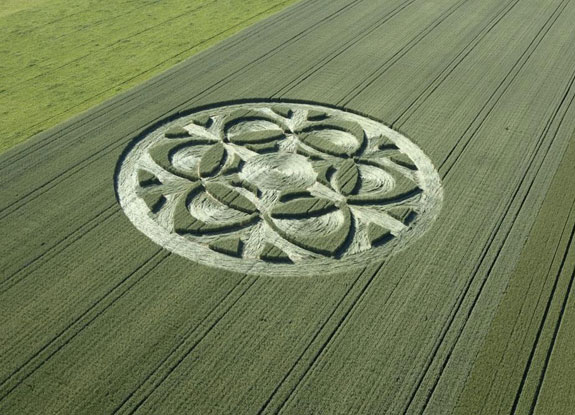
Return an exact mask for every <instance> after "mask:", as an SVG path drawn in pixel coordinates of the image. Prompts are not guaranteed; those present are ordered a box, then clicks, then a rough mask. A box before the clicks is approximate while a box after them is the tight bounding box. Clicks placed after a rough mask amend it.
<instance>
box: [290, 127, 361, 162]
mask: <svg viewBox="0 0 575 415" xmlns="http://www.w3.org/2000/svg"><path fill="white" fill-rule="evenodd" d="M298 137H299V139H300V140H301V141H302V142H304V143H305V144H307V145H308V146H310V147H311V148H313V149H314V150H317V151H321V152H322V153H325V154H331V155H332V156H338V157H343V156H350V155H352V154H354V153H355V152H356V151H357V150H358V149H359V148H360V145H361V144H360V142H359V141H358V139H357V138H356V137H355V136H354V135H352V134H351V133H349V132H347V131H344V130H340V129H335V128H330V127H318V128H313V129H307V130H305V131H303V132H301V133H300V134H299V135H298Z"/></svg>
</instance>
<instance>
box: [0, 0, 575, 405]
mask: <svg viewBox="0 0 575 415" xmlns="http://www.w3.org/2000/svg"><path fill="white" fill-rule="evenodd" d="M424 3H425V2H423V0H403V1H391V2H386V4H384V5H380V4H376V2H369V1H368V0H354V1H347V0H338V1H319V2H316V1H304V2H302V3H299V4H298V5H297V6H295V7H293V8H290V9H288V10H286V11H285V12H283V13H280V14H278V15H277V16H274V17H272V18H271V19H269V20H267V21H263V22H262V23H260V24H258V25H255V26H253V27H251V28H250V29H248V30H246V31H245V32H243V33H241V34H240V35H238V36H236V37H233V38H231V39H229V40H227V41H225V42H222V43H221V44H219V45H217V46H216V47H214V48H212V49H210V50H208V51H207V52H206V53H204V54H202V55H199V56H197V57H196V58H193V59H191V60H189V61H187V62H185V63H184V64H182V65H180V66H179V67H177V68H175V69H173V70H171V71H168V72H167V73H165V74H162V75H161V76H159V77H157V78H155V79H153V80H151V81H150V82H148V83H145V84H143V85H142V86H141V87H138V88H136V89H134V90H132V91H130V92H128V93H127V94H124V95H122V96H120V97H117V98H114V99H113V100H111V101H109V102H106V103H105V104H103V105H101V106H99V107H96V108H94V109H93V110H92V111H90V112H88V113H86V114H85V115H84V116H82V117H79V118H77V119H74V120H71V121H69V122H68V123H66V124H64V125H62V126H61V127H59V128H58V129H54V130H52V131H50V132H46V133H44V134H43V135H42V136H41V137H38V138H36V139H34V140H32V141H31V142H30V143H29V144H27V145H25V146H22V147H20V148H19V149H17V150H13V151H10V152H8V153H6V154H5V155H3V156H1V157H0V169H1V170H2V172H3V174H2V178H1V179H0V182H1V183H2V184H1V186H2V197H1V198H0V199H1V200H2V207H1V208H0V209H1V210H0V221H1V222H2V227H3V229H4V230H5V232H6V234H9V235H11V236H12V237H13V238H12V239H11V240H10V241H7V240H3V241H2V242H0V254H1V255H2V256H4V257H5V258H6V259H5V260H4V263H3V270H4V269H5V270H6V272H5V274H4V273H3V274H2V280H1V281H0V284H2V285H1V286H0V287H1V290H0V291H1V293H0V297H1V298H0V304H1V305H0V314H2V315H3V321H2V323H1V324H2V331H3V333H5V335H3V337H2V339H1V342H0V347H1V350H2V351H3V353H2V357H1V358H0V382H1V383H0V412H2V413H25V412H32V413H34V412H40V411H42V412H43V413H126V414H127V413H184V412H194V413H278V412H281V413H297V414H301V413H393V414H395V413H442V414H443V413H445V414H449V413H461V414H467V413H482V412H481V411H483V413H486V414H487V413H497V412H498V411H500V412H501V413H526V414H527V413H536V414H537V413H541V414H545V413H566V412H565V411H567V410H568V408H570V407H572V405H573V403H572V401H571V399H572V398H570V397H571V396H573V394H572V393H571V392H572V389H573V388H572V385H573V383H572V382H569V381H568V379H569V378H570V377H572V375H573V373H574V370H573V367H572V365H570V364H569V362H571V361H572V352H571V349H572V347H570V346H571V343H572V339H571V337H572V336H571V334H570V333H571V332H572V330H570V327H571V326H572V324H573V323H572V321H573V319H572V317H573V312H572V310H573V303H572V302H573V299H572V297H571V296H570V295H569V293H570V292H571V291H572V283H573V275H574V274H573V269H574V267H575V264H574V259H575V256H574V252H575V251H573V229H575V228H574V224H573V221H574V220H575V219H574V218H575V213H574V211H573V203H574V199H573V195H574V191H575V189H574V188H573V185H572V183H571V182H572V181H570V180H569V177H571V176H572V175H573V167H572V166H573V165H574V163H573V157H574V155H575V150H574V148H575V147H574V146H573V144H572V141H573V138H574V135H573V131H574V130H575V121H573V120H575V117H573V114H574V111H575V107H574V106H573V105H572V103H573V100H574V99H575V88H574V82H575V81H574V80H575V73H574V71H573V68H574V67H575V65H574V64H575V50H573V47H572V40H573V38H574V37H575V29H574V28H573V26H572V24H571V22H572V20H573V18H575V4H572V3H571V2H569V1H567V0H554V1H549V2H538V1H535V0H508V1H505V2H500V1H495V0H488V1H484V2H473V1H468V0H440V1H436V2H432V3H427V4H426V5H425V7H423V6H424ZM342 27H345V28H347V29H346V30H341V28H342ZM253 98H263V99H264V100H265V99H275V100H286V101H297V100H303V101H313V102H318V103H325V104H330V105H338V106H346V107H348V108H349V109H352V110H354V111H356V112H359V113H363V114H368V115H370V116H372V117H374V118H377V119H381V120H383V121H384V122H389V123H391V122H393V125H394V127H395V128H400V129H401V131H402V132H404V133H405V134H406V135H407V136H409V137H410V138H411V139H412V140H413V141H414V142H416V143H417V145H418V146H419V147H420V148H422V149H423V151H424V152H425V153H426V154H427V155H428V156H429V157H430V158H431V159H432V160H433V162H434V164H435V166H436V167H437V168H438V170H439V173H440V175H441V179H442V182H443V187H444V193H445V200H444V206H443V208H442V212H441V214H440V216H439V217H438V219H437V221H436V223H435V224H434V226H433V227H432V228H431V229H430V230H429V231H428V232H427V233H426V234H425V235H424V236H423V237H422V239H421V240H419V241H418V242H415V243H414V244H412V245H410V246H409V247H408V248H407V249H406V250H404V251H402V252H401V253H398V254H397V255H395V256H393V257H391V258H388V259H386V260H385V261H380V262H376V263H370V264H365V266H364V267H363V268H362V269H361V270H359V271H354V272H347V273H339V274H336V275H329V274H328V273H325V274H321V275H312V276H308V277H290V278H279V279H278V278H269V277H268V276H265V275H262V276H257V277H255V276H247V275H245V274H240V273H233V272H226V271H218V270H217V269H212V268H208V267H204V266H201V265H197V264H194V263H193V262H190V261H188V260H186V259H184V258H181V257H179V256H177V255H171V254H168V252H167V251H164V250H161V249H160V248H158V247H157V246H156V245H155V244H154V243H152V242H151V241H149V240H148V239H147V238H146V237H145V236H144V235H142V234H141V233H140V232H138V231H137V230H136V229H135V228H134V227H133V226H132V224H131V223H130V222H129V221H128V219H127V218H125V217H124V215H123V214H122V212H121V210H120V208H119V207H114V206H116V205H114V203H115V200H116V194H115V192H114V172H115V169H116V163H117V162H118V160H119V159H120V158H121V157H122V152H123V151H124V148H125V147H126V146H127V145H128V143H129V141H130V139H131V138H132V137H133V136H135V135H136V134H137V133H138V132H140V131H142V130H144V129H145V128H148V127H150V126H153V125H154V123H155V122H157V121H158V120H160V119H162V118H165V117H166V116H169V115H172V116H174V119H175V115H176V114H177V112H178V111H180V110H183V109H186V108H190V107H200V106H203V105H211V104H213V103H215V102H222V101H229V102H233V103H242V102H244V100H245V102H247V101H249V99H253ZM317 116H318V117H320V115H317ZM346 131H347V130H346ZM171 134H172V135H173V137H172V138H173V139H174V140H176V141H177V140H180V139H181V138H182V137H181V134H182V132H181V131H180V132H179V133H178V131H173V132H172V133H171ZM252 138H253V137H252ZM267 138H269V137H264V141H266V143H267ZM271 138H274V139H275V137H271ZM271 138H270V140H271ZM253 139H254V140H256V139H257V140H260V139H262V137H259V136H258V137H256V138H253ZM245 140H247V141H245V142H242V145H245V144H246V143H248V141H250V140H251V138H250V139H249V140H248V138H245ZM304 140H305V139H304ZM271 141H273V140H271ZM248 144H251V143H248ZM212 149H213V150H212ZM212 149H210V150H209V151H211V152H210V153H209V154H206V155H205V156H204V157H202V161H201V164H200V165H199V167H198V171H197V174H196V176H199V177H208V176H211V175H213V174H215V172H216V170H217V169H220V168H222V167H223V166H227V165H228V163H232V160H231V159H230V160H228V159H227V158H226V157H227V156H226V155H225V153H224V148H223V147H222V146H219V147H218V146H217V145H214V146H213V147H212ZM332 151H335V150H332ZM168 154H169V151H167V150H166V149H161V151H160V154H159V156H160V157H164V156H166V157H168V159H169V157H170V156H169V155H168ZM226 160H228V161H226ZM164 161H165V160H164ZM168 161H170V160H168ZM396 161H397V162H398V163H404V166H407V167H409V162H410V161H409V160H401V159H397V160H396ZM159 163H161V161H160V162H159ZM232 164H233V163H232ZM348 164H349V163H348ZM166 168H169V165H166ZM4 172H6V174H4ZM331 174H332V175H334V174H337V176H332V179H334V180H338V182H337V186H338V187H340V188H341V189H346V190H345V191H346V192H348V193H353V191H354V189H356V187H357V186H358V185H357V183H356V182H357V180H359V179H358V177H356V176H358V175H357V174H356V172H354V170H353V168H352V167H351V164H349V165H343V166H340V168H339V173H334V172H331ZM329 177H330V176H329V174H328V173H327V172H326V176H325V179H324V180H329ZM140 179H141V183H144V184H148V185H150V184H153V181H154V177H152V176H145V175H142V176H141V178H140ZM406 186H407V185H406ZM406 188H407V187H406ZM207 191H208V193H210V194H213V196H214V197H215V198H217V199H221V200H225V201H226V203H234V200H236V199H234V200H232V201H230V200H228V198H229V194H228V193H225V192H223V193H222V189H219V188H217V189H216V188H212V189H207ZM302 196H304V199H303V200H304V201H305V195H304V194H302V193H301V189H291V190H290V191H288V192H285V194H284V195H283V197H284V198H285V199H284V201H285V203H286V204H291V203H294V201H296V202H297V203H296V204H294V206H291V205H290V206H288V208H286V209H287V211H286V212H284V211H281V210H277V211H274V213H273V214H274V215H276V217H281V216H282V215H286V214H292V213H293V212H294V211H298V212H299V211H305V212H306V213H309V211H310V210H313V209H315V210H317V211H318V212H320V211H321V212H323V211H324V210H329V209H330V206H327V205H326V206H323V205H322V206H318V205H317V204H315V203H314V204H309V203H308V204H305V203H307V202H301V200H302V199H301V197H302ZM348 196H349V195H348ZM298 201H299V202H298ZM155 202H157V201H152V202H151V205H150V206H151V210H154V209H155V208H154V206H155ZM184 202H185V201H184ZM238 203H239V202H238ZM302 203H303V204H302ZM296 205H297V206H296ZM239 207H241V208H243V209H244V210H246V209H248V208H250V206H249V205H247V204H245V205H241V206H239ZM184 208H186V206H184ZM296 208H297V209H296ZM158 209H161V207H159V208H158ZM184 213H185V212H184ZM184 216H185V215H184ZM181 229H187V230H189V229H190V224H189V223H187V224H185V225H184V226H182V228H181ZM373 232H374V233H373V236H374V238H376V237H377V238H385V233H381V234H377V232H376V231H373ZM232 242H233V241H232ZM234 247H235V245H233V244H232V243H231V242H230V243H229V244H224V245H222V246H218V247H215V248H214V249H216V248H217V249H220V250H227V252H232V251H234V249H235V248H234ZM263 248H264V249H263V251H262V256H264V257H266V258H267V259H271V260H272V261H275V260H277V259H278V256H279V257H281V254H280V253H279V252H277V251H274V247H273V246H267V245H266V246H265V247H263ZM23 345H25V346H23ZM30 389H33V391H34V393H33V394H31V393H30V392H29V390H30Z"/></svg>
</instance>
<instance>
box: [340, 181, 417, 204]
mask: <svg viewBox="0 0 575 415" xmlns="http://www.w3.org/2000/svg"><path fill="white" fill-rule="evenodd" d="M420 193H421V189H420V188H419V186H418V185H417V184H416V183H414V182H412V181H411V180H409V179H408V178H406V177H405V176H403V175H401V174H399V173H396V174H395V175H394V186H393V187H391V188H389V187H388V186H385V187H382V189H381V190H380V191H373V192H365V193H364V192H361V193H358V194H356V195H351V196H349V197H348V199H347V201H348V203H350V204H359V205H361V204H373V203H394V202H400V201H403V200H407V199H409V198H412V197H415V196H417V195H419V194H420Z"/></svg>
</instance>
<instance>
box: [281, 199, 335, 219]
mask: <svg viewBox="0 0 575 415" xmlns="http://www.w3.org/2000/svg"><path fill="white" fill-rule="evenodd" d="M334 209H336V206H335V204H334V203H333V202H332V201H331V200H328V199H320V198H315V197H306V198H300V199H294V200H290V201H288V202H286V203H278V204H277V205H275V206H274V208H273V209H272V211H271V216H272V217H274V218H291V219H295V218H306V217H310V216H317V215H321V214H324V213H327V212H329V211H333V210H334Z"/></svg>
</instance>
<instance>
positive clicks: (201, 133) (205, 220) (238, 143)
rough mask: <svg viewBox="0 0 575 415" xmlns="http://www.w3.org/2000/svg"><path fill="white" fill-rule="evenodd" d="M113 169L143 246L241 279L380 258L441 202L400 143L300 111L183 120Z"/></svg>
mask: <svg viewBox="0 0 575 415" xmlns="http://www.w3.org/2000/svg"><path fill="white" fill-rule="evenodd" d="M117 172H118V173H117V177H116V190H117V194H118V198H119V202H120V205H121V206H122V209H123V210H124V212H125V213H126V215H127V216H128V218H129V219H130V221H131V222H132V223H133V224H134V225H135V226H136V227H137V228H138V229H139V230H140V231H141V232H143V233H144V234H145V235H147V236H148V237H149V238H150V239H152V240H153V241H154V242H156V243H157V244H159V245H160V246H162V247H164V248H166V249H168V250H170V251H172V252H174V253H176V254H178V255H181V256H183V257H185V258H188V259H190V260H192V261H195V262H198V263H201V264H204V265H209V266H213V267H218V268H222V269H226V270H230V271H236V272H240V273H250V274H265V275H277V276H300V275H301V276H304V275H313V274H317V273H322V274H324V273H326V272H330V273H335V272H342V271H348V270H351V269H352V268H357V267H361V266H366V265H368V264H370V263H373V262H375V261H379V262H381V261H382V260H384V259H385V258H387V257H389V256H390V255H392V254H393V253H395V252H397V251H399V250H401V249H403V248H405V247H406V246H407V245H408V244H409V243H410V242H411V241H413V240H415V239H416V238H418V237H419V236H421V235H422V234H423V233H424V232H425V231H426V230H427V229H428V228H429V227H430V226H431V224H432V222H433V221H434V219H435V218H436V217H437V215H438V213H439V210H440V209H441V204H442V198H443V191H442V186H441V181H440V178H439V175H438V174H437V171H436V170H435V168H434V167H433V164H432V163H431V161H430V160H429V158H428V157H427V156H426V155H425V154H424V153H423V152H422V151H421V150H420V149H419V147H417V146H416V145H415V144H414V143H413V142H411V141H410V140H409V139H408V138H406V137H405V136H403V135H402V134H400V133H398V132H396V131H394V130H392V129H390V128H389V127H387V126H385V125H384V124H382V123H380V122H377V121H375V120H372V119H370V118H367V117H364V116H361V115H358V114H355V113H351V112H348V111H343V110H340V109H334V108H331V107H325V106H322V105H314V104H302V103H286V102H271V103H270V102H266V103H263V102H254V103H242V104H231V105H221V106H219V107H214V108H210V109H204V110H198V111H195V112H190V113H188V114H187V115H183V116H181V117H180V118H177V119H175V120H172V121H170V122H167V123H164V124H162V125H161V126H159V127H158V128H156V129H155V130H153V131H151V132H149V133H147V134H145V135H143V136H142V137H140V138H139V139H137V141H136V142H134V143H132V145H131V147H130V148H129V149H128V150H127V151H126V152H125V154H124V157H122V159H121V160H120V164H119V168H118V170H117Z"/></svg>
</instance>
